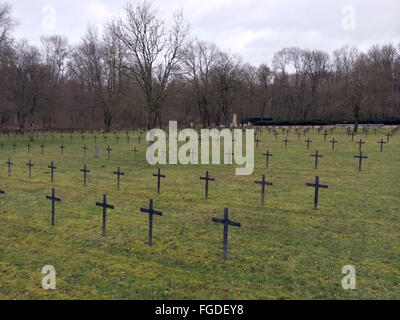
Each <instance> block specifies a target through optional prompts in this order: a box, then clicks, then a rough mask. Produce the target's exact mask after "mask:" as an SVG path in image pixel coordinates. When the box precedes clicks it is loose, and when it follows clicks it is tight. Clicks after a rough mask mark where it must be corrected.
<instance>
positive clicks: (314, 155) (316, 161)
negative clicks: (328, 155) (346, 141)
mask: <svg viewBox="0 0 400 320" xmlns="http://www.w3.org/2000/svg"><path fill="white" fill-rule="evenodd" d="M311 157H313V158H315V170H317V169H318V158H323V157H324V156H321V155H319V154H318V150H317V151H316V152H315V154H312V155H311Z"/></svg>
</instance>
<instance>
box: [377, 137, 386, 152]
mask: <svg viewBox="0 0 400 320" xmlns="http://www.w3.org/2000/svg"><path fill="white" fill-rule="evenodd" d="M378 143H379V144H380V145H381V152H383V145H384V144H386V142H385V141H383V139H381V141H378Z"/></svg>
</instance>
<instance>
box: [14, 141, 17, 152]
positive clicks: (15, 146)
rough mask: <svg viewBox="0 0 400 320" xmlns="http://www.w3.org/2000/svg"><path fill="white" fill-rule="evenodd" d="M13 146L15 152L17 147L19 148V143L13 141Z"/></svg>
mask: <svg viewBox="0 0 400 320" xmlns="http://www.w3.org/2000/svg"><path fill="white" fill-rule="evenodd" d="M13 148H14V153H15V149H16V148H17V145H16V144H15V143H13Z"/></svg>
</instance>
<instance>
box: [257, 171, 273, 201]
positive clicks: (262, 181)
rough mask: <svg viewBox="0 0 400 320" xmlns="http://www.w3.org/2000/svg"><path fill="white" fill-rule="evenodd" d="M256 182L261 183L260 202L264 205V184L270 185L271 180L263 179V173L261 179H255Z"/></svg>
mask: <svg viewBox="0 0 400 320" xmlns="http://www.w3.org/2000/svg"><path fill="white" fill-rule="evenodd" d="M254 183H256V184H261V204H262V205H264V203H265V186H272V185H273V183H272V182H267V181H265V174H263V176H262V180H261V181H255V182H254Z"/></svg>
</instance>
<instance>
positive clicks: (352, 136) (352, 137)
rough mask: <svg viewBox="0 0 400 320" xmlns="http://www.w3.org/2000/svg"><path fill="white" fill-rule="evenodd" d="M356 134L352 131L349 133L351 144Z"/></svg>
mask: <svg viewBox="0 0 400 320" xmlns="http://www.w3.org/2000/svg"><path fill="white" fill-rule="evenodd" d="M356 135H357V134H356V133H355V132H354V131H353V132H352V133H351V142H354V136H356Z"/></svg>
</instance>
